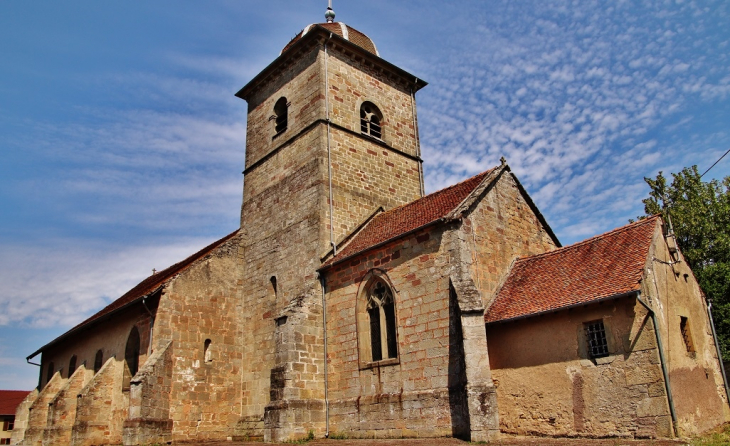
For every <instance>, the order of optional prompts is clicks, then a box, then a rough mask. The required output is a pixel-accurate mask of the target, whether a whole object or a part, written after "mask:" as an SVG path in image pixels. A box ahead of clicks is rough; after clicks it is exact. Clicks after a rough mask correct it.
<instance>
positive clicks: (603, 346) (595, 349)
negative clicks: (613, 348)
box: [584, 320, 608, 358]
mask: <svg viewBox="0 0 730 446" xmlns="http://www.w3.org/2000/svg"><path fill="white" fill-rule="evenodd" d="M584 327H585V331H586V342H587V347H588V356H589V357H591V358H604V357H606V356H608V342H607V341H606V329H605V327H604V326H603V321H602V320H598V321H593V322H586V323H585V324H584Z"/></svg>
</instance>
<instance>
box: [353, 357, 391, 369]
mask: <svg viewBox="0 0 730 446" xmlns="http://www.w3.org/2000/svg"><path fill="white" fill-rule="evenodd" d="M396 364H400V360H399V359H398V358H388V359H381V360H380V361H373V362H366V363H365V364H363V365H361V366H360V370H366V369H375V368H379V367H386V366H389V365H396Z"/></svg>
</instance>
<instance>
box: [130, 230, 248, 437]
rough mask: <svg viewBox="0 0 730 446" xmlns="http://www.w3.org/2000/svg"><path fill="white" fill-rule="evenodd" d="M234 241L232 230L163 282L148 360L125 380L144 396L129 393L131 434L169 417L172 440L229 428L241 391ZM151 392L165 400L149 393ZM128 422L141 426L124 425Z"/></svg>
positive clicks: (158, 426)
mask: <svg viewBox="0 0 730 446" xmlns="http://www.w3.org/2000/svg"><path fill="white" fill-rule="evenodd" d="M239 244H240V238H239V237H238V236H236V237H232V238H231V239H229V240H227V241H226V242H225V243H223V244H221V245H220V246H218V247H216V248H215V249H214V250H213V251H211V252H210V253H209V254H208V255H206V256H205V257H203V258H201V259H199V260H197V261H196V262H195V263H194V264H192V265H190V266H189V267H188V268H186V269H185V270H183V271H182V272H181V273H180V274H179V275H177V276H176V277H175V278H173V279H172V280H171V281H170V282H169V283H168V284H167V286H166V288H165V291H164V293H163V295H162V297H161V298H160V304H159V308H158V311H157V318H156V320H155V329H154V339H153V344H154V348H155V356H154V361H151V362H150V363H149V364H146V365H145V366H144V367H143V368H142V369H140V372H139V373H138V375H139V376H138V377H137V378H136V379H135V380H133V383H132V387H135V386H137V389H136V391H137V392H142V396H141V398H142V400H144V401H138V400H134V399H133V402H134V401H137V404H134V405H133V406H132V407H130V420H129V422H128V423H127V425H125V426H126V428H125V438H127V439H129V440H130V441H131V439H133V438H134V439H136V440H135V441H138V442H139V443H140V444H144V443H150V442H153V441H158V440H155V439H156V438H158V437H159V435H162V434H161V432H163V433H164V431H165V430H166V429H167V423H168V421H169V419H171V420H172V441H181V440H185V439H189V438H196V439H198V440H200V441H205V440H225V439H226V438H227V437H229V436H231V435H232V434H233V432H234V429H235V426H236V423H237V422H238V419H239V417H240V405H239V404H237V403H238V402H239V401H240V398H241V366H242V364H241V361H242V356H241V350H242V346H241V339H242V332H241V324H240V318H241V315H242V314H243V308H242V307H241V302H240V297H239V294H238V286H239V285H240V282H239V281H240V276H239V274H238V272H239V271H240V270H239V260H240V259H239ZM206 340H208V341H209V342H206ZM170 342H172V347H169V343H170ZM206 347H207V354H206ZM168 356H170V357H168ZM135 381H136V383H135ZM153 395H158V398H165V399H166V400H167V401H163V400H162V399H160V400H150V398H151V397H152V396H153ZM168 407H169V414H168V410H167V408H168ZM132 409H134V410H132ZM137 416H138V417H139V418H137ZM137 421H138V423H137ZM135 423H137V424H138V425H139V427H140V428H141V431H142V432H139V431H138V432H136V433H132V432H131V430H132V429H131V428H132V427H134V426H133V425H134V424H135ZM165 435H167V434H165ZM163 436H164V435H163Z"/></svg>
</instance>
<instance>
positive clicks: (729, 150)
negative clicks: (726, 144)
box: [700, 149, 730, 178]
mask: <svg viewBox="0 0 730 446" xmlns="http://www.w3.org/2000/svg"><path fill="white" fill-rule="evenodd" d="M728 153H730V149H727V152H725V154H724V155H722V156H721V157H720V158H718V159H717V161H715V164H717V163H719V162H720V160H721V159H723V158H725V155H727V154H728ZM715 164H713V165H712V166H710V169H712V168H713V167H715ZM710 169H707V170H706V171H705V173H707V172H709V171H710ZM705 173H703V174H702V175H700V178H702V177H704V176H705Z"/></svg>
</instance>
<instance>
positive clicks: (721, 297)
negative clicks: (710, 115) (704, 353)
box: [642, 166, 730, 359]
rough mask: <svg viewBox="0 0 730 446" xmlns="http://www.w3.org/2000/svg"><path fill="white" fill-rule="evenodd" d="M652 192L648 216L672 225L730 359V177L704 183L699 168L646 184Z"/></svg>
mask: <svg viewBox="0 0 730 446" xmlns="http://www.w3.org/2000/svg"><path fill="white" fill-rule="evenodd" d="M644 181H646V183H647V184H648V185H649V187H650V189H651V191H650V192H649V198H646V199H644V200H642V201H643V203H644V212H646V215H647V216H648V215H654V214H662V215H663V216H664V218H665V219H666V220H667V221H668V222H669V221H671V223H672V226H673V228H674V232H675V234H676V237H677V244H678V245H679V249H680V250H682V254H683V255H684V258H685V260H686V261H687V264H688V265H689V266H690V268H692V271H693V272H694V274H695V276H696V277H697V281H698V282H699V284H700V287H701V288H702V290H703V291H704V293H705V296H706V297H707V299H708V300H710V301H711V302H712V317H713V319H714V320H715V326H716V329H717V336H718V340H719V342H720V349H721V350H722V355H723V357H724V358H726V359H730V177H725V178H724V179H723V180H722V182H720V181H718V180H711V181H707V182H705V181H702V179H701V177H700V174H699V173H698V172H697V166H692V167H685V168H684V169H682V171H681V172H679V173H676V174H675V173H673V174H672V183H671V184H669V185H668V184H667V179H666V178H665V177H664V176H663V175H662V172H659V175H657V177H656V178H654V179H651V178H644Z"/></svg>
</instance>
